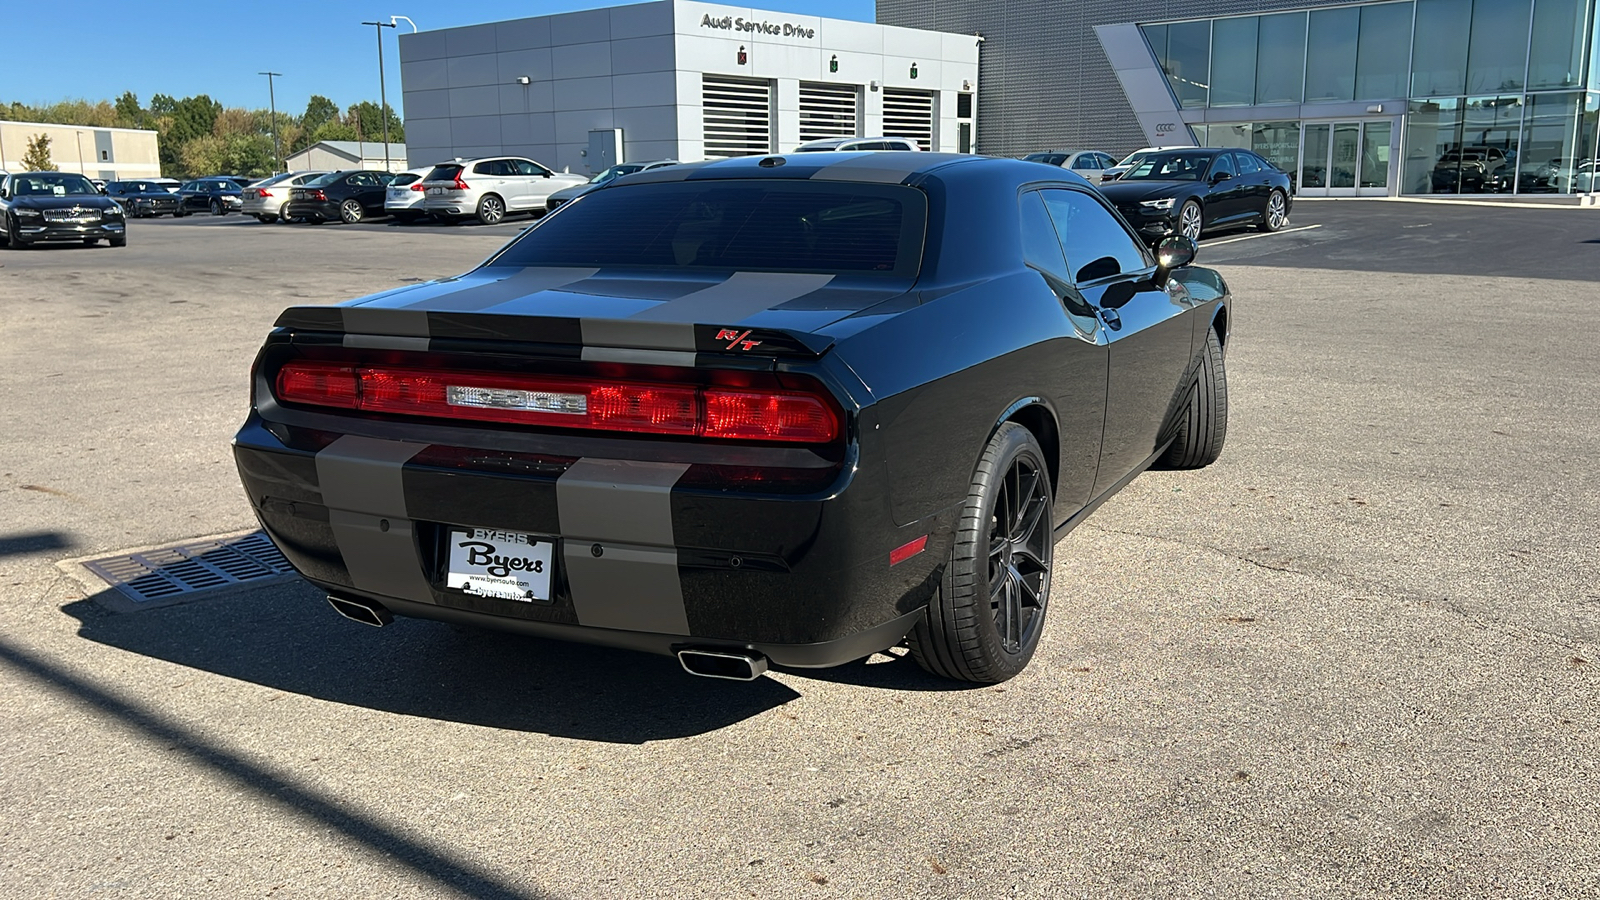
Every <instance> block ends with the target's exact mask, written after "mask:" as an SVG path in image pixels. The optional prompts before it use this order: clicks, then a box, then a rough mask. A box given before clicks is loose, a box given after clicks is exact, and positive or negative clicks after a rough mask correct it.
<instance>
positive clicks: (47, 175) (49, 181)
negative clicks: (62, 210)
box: [12, 172, 100, 197]
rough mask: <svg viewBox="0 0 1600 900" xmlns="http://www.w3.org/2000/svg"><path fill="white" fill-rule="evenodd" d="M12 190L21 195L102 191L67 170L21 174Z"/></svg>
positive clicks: (94, 192)
mask: <svg viewBox="0 0 1600 900" xmlns="http://www.w3.org/2000/svg"><path fill="white" fill-rule="evenodd" d="M12 190H13V191H15V192H16V195H17V196H19V197H28V196H51V195H55V196H62V195H68V196H76V195H80V194H99V193H100V189H99V188H97V187H95V186H94V185H93V184H91V183H90V182H89V179H87V178H85V177H83V176H82V175H69V174H67V173H65V172H41V173H39V174H36V175H27V176H19V177H17V178H15V179H14V180H13V183H12Z"/></svg>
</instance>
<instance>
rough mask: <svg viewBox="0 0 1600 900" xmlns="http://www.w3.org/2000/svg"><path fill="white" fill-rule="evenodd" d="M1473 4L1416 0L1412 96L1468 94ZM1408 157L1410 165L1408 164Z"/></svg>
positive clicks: (1466, 0)
mask: <svg viewBox="0 0 1600 900" xmlns="http://www.w3.org/2000/svg"><path fill="white" fill-rule="evenodd" d="M1471 27H1472V2H1471V0H1417V25H1416V44H1415V46H1414V47H1413V48H1412V51H1411V96H1413V97H1439V96H1445V97H1449V96H1459V95H1461V94H1464V93H1466V91H1467V40H1468V37H1469V36H1470V32H1471ZM1409 156H1410V154H1407V157H1408V159H1407V162H1408V163H1409V162H1410V160H1409Z"/></svg>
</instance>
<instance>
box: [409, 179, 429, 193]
mask: <svg viewBox="0 0 1600 900" xmlns="http://www.w3.org/2000/svg"><path fill="white" fill-rule="evenodd" d="M411 189H412V190H413V191H423V190H427V188H424V187H423V186H422V182H420V181H413V182H411Z"/></svg>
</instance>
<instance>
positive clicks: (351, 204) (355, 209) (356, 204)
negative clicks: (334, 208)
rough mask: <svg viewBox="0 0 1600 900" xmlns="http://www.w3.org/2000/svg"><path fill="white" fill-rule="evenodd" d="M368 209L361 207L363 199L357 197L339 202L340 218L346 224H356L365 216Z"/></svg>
mask: <svg viewBox="0 0 1600 900" xmlns="http://www.w3.org/2000/svg"><path fill="white" fill-rule="evenodd" d="M366 214H367V211H366V210H364V209H362V208H361V201H360V200H357V199H355V198H353V197H352V198H351V199H349V200H346V201H344V202H343V203H341V204H339V219H340V221H342V222H344V223H345V224H346V225H354V224H356V223H357V222H359V221H361V220H362V218H363V217H365V216H366Z"/></svg>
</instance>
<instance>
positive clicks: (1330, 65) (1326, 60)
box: [1306, 4, 1411, 103]
mask: <svg viewBox="0 0 1600 900" xmlns="http://www.w3.org/2000/svg"><path fill="white" fill-rule="evenodd" d="M1409 5H1410V4H1407V6H1408V7H1409ZM1410 30H1411V20H1410V17H1409V16H1408V17H1407V19H1406V31H1408V32H1409V31H1410ZM1360 32H1361V8H1360V7H1358V6H1341V7H1339V8H1337V9H1317V10H1312V12H1311V40H1310V41H1309V42H1307V44H1306V102H1307V103H1316V102H1319V101H1327V100H1335V101H1336V100H1354V99H1355V91H1356V37H1357V35H1359V34H1360ZM1394 96H1400V95H1399V94H1396V95H1394Z"/></svg>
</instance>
